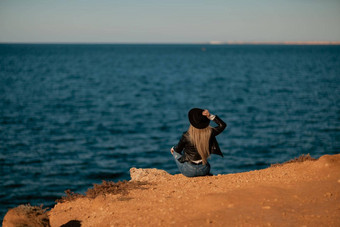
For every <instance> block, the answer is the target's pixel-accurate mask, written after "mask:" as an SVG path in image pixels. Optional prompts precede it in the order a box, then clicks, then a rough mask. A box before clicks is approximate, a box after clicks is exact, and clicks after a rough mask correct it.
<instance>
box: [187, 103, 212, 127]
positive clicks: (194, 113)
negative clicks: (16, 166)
mask: <svg viewBox="0 0 340 227" xmlns="http://www.w3.org/2000/svg"><path fill="white" fill-rule="evenodd" d="M203 111H204V110H203V109H199V108H193V109H191V110H190V111H189V112H188V117H189V121H190V124H191V125H192V126H194V127H195V128H198V129H204V128H206V127H208V126H209V124H210V120H209V119H208V118H207V117H206V116H203V115H202V112H203Z"/></svg>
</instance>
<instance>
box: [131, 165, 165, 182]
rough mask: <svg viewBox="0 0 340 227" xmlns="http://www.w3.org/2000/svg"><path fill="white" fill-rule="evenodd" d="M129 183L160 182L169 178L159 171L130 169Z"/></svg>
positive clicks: (162, 171)
mask: <svg viewBox="0 0 340 227" xmlns="http://www.w3.org/2000/svg"><path fill="white" fill-rule="evenodd" d="M130 176H131V181H149V182H152V181H160V180H166V179H169V178H170V177H171V175H170V174H169V173H167V172H166V171H164V170H160V169H155V168H154V169H137V168H134V167H133V168H131V169H130Z"/></svg>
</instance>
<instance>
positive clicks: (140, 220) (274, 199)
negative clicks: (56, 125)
mask: <svg viewBox="0 0 340 227" xmlns="http://www.w3.org/2000/svg"><path fill="white" fill-rule="evenodd" d="M130 173H131V178H132V179H131V181H129V182H126V183H124V184H120V185H118V186H115V189H114V190H113V191H112V193H111V194H105V193H104V194H99V195H97V194H96V195H95V196H93V195H92V196H87V197H81V198H77V199H74V200H71V201H66V202H59V203H57V204H56V205H55V207H54V208H52V209H51V210H50V211H49V212H48V213H46V214H47V215H48V217H49V223H50V226H52V227H55V226H58V227H59V226H157V225H159V226H170V225H174V226H175V225H176V226H197V225H200V226H208V225H211V226H254V225H258V226H340V154H337V155H324V156H322V157H320V158H319V159H318V160H317V161H305V162H302V163H288V164H285V165H282V166H276V167H270V168H267V169H263V170H257V171H250V172H244V173H237V174H226V175H218V176H206V177H197V178H187V177H184V176H183V175H180V174H177V175H170V174H168V173H167V172H165V171H163V170H157V169H135V168H132V169H131V170H130ZM105 187H111V188H112V187H113V186H112V185H109V184H108V185H106V186H105ZM124 189H128V190H124ZM18 208H19V207H18ZM15 209H17V208H14V209H12V210H10V211H9V212H8V213H7V214H6V216H5V218H4V222H3V226H4V227H6V226H14V225H13V223H14V221H15V220H16V219H15V218H17V216H15V215H16V214H17V213H18V211H15ZM13 210H14V211H13ZM40 215H41V214H40ZM21 221H22V220H21ZM37 226H38V225H37ZM45 226H46V224H45Z"/></svg>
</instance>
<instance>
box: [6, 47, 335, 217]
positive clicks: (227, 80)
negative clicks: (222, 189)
mask: <svg viewBox="0 0 340 227" xmlns="http://www.w3.org/2000/svg"><path fill="white" fill-rule="evenodd" d="M204 48H205V49H204ZM339 98H340V46H280V45H274V46H271V45H219V46H213V45H7V44H2V45H0V173H1V179H0V183H1V184H0V203H1V209H0V212H1V217H3V215H4V214H5V212H6V211H7V209H8V208H10V207H14V206H17V205H19V204H24V203H31V204H32V205H40V204H42V203H43V204H44V205H47V206H52V205H53V204H54V201H55V199H57V198H60V197H61V196H62V195H64V191H65V190H66V189H71V190H72V191H75V192H81V193H82V192H84V191H86V189H87V188H88V187H91V186H92V184H93V183H100V182H101V180H112V181H118V180H124V179H126V180H128V179H129V172H128V171H129V169H130V168H131V167H133V166H134V167H138V168H159V169H164V170H166V171H168V172H170V173H172V174H174V173H178V171H177V169H176V166H175V163H174V162H173V160H172V158H171V156H170V152H169V149H170V147H171V146H173V145H174V144H176V143H177V141H178V139H179V137H180V135H181V133H182V132H183V131H185V130H186V129H187V127H188V125H189V123H188V120H187V111H188V110H189V109H190V108H192V107H201V108H208V109H209V110H210V111H211V112H212V113H213V114H218V115H219V116H220V117H221V118H222V119H224V120H225V121H226V122H227V123H228V128H227V130H226V131H225V132H224V133H222V134H221V135H220V136H218V141H219V144H220V147H221V149H222V150H223V153H224V154H225V157H224V158H220V157H212V158H211V160H210V162H211V164H212V172H213V173H214V174H218V173H233V172H241V171H248V170H255V169H261V168H265V167H268V166H269V165H270V164H271V163H276V162H284V161H287V160H289V159H292V158H294V157H297V156H300V155H301V154H307V153H310V154H311V155H312V156H313V157H316V158H317V157H319V156H321V155H323V154H335V153H339V151H340V102H339Z"/></svg>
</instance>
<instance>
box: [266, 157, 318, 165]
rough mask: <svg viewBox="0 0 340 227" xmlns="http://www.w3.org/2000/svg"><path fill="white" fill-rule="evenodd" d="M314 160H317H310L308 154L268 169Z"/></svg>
mask: <svg viewBox="0 0 340 227" xmlns="http://www.w3.org/2000/svg"><path fill="white" fill-rule="evenodd" d="M316 160H317V159H316V158H312V157H311V156H310V155H309V154H306V155H305V154H302V155H301V156H300V157H298V158H294V159H291V160H289V161H287V162H284V163H275V164H271V165H270V167H277V166H283V165H285V164H288V163H294V162H305V161H316Z"/></svg>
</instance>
